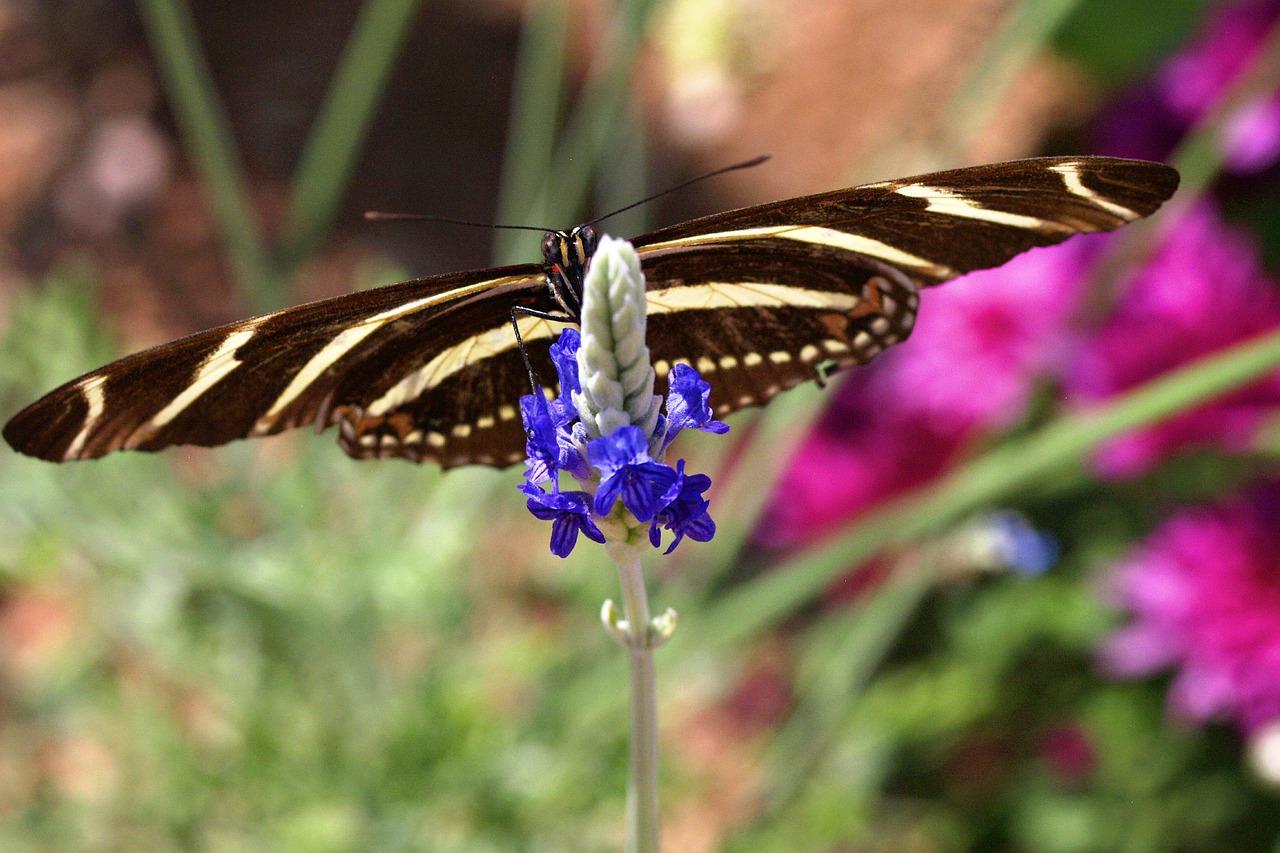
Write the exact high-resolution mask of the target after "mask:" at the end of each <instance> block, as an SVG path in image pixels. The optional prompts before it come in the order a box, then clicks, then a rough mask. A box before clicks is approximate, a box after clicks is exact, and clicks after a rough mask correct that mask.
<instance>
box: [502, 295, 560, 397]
mask: <svg viewBox="0 0 1280 853" xmlns="http://www.w3.org/2000/svg"><path fill="white" fill-rule="evenodd" d="M517 314H523V315H524V316H526V317H536V318H538V319H539V320H550V321H552V322H553V323H572V322H574V320H573V318H572V317H570V316H568V315H567V314H556V313H553V312H551V311H538V310H536V309H533V308H525V307H524V306H523V305H513V306H511V331H512V332H514V333H515V336H516V346H517V347H518V348H519V350H520V358H522V359H524V369H525V372H526V373H528V374H529V392H530V393H532V394H537V393H538V381H537V379H535V378H534V375H533V365H532V364H530V363H529V352H528V351H527V350H526V349H525V348H524V339H523V338H521V337H520V324H519V323H518V322H517V320H516V315H517Z"/></svg>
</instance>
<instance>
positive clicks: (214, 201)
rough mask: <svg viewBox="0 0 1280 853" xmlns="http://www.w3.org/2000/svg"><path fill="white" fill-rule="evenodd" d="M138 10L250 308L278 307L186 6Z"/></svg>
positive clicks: (154, 4)
mask: <svg viewBox="0 0 1280 853" xmlns="http://www.w3.org/2000/svg"><path fill="white" fill-rule="evenodd" d="M138 10H139V12H140V13H141V16H142V21H143V24H144V25H145V26H146V29H147V35H148V38H149V39H150V42H151V46H152V49H153V50H154V51H155V55H156V65H157V67H158V68H159V70H160V76H161V79H162V80H163V82H164V87H165V91H166V92H167V93H168V96H169V100H170V103H171V104H172V106H173V112H174V117H175V118H176V119H177V122H178V125H179V127H180V128H181V130H182V138H183V142H184V144H185V145H186V147H187V150H188V153H189V154H190V156H191V159H192V162H193V163H194V165H195V168H196V171H197V172H198V174H199V176H200V183H201V185H202V187H203V188H204V191H205V193H206V195H207V197H208V200H209V204H210V206H211V208H212V213H213V217H214V220H215V221H216V222H217V225H218V230H219V232H220V233H221V234H222V239H223V241H224V242H225V244H226V250H227V255H228V257H229V258H230V259H231V263H232V265H233V266H234V267H235V270H236V273H237V275H238V276H239V277H240V280H241V281H242V282H243V284H244V287H245V289H246V291H247V294H246V295H247V298H248V301H249V304H250V307H251V308H252V309H253V310H254V311H255V312H259V311H266V310H270V309H271V308H274V307H278V305H279V304H280V293H279V276H278V275H277V274H276V270H275V269H274V267H273V265H272V261H271V257H270V255H269V253H268V251H267V247H266V241H265V240H264V239H263V235H262V231H261V228H260V227H259V225H258V218H257V215H256V213H255V211H254V209H253V203H252V201H251V199H250V195H249V188H248V183H247V182H246V180H245V176H244V167H243V165H242V164H241V162H240V156H239V154H238V152H237V150H236V145H235V140H234V139H233V137H232V134H231V125H230V122H229V121H228V120H227V117H226V114H225V113H224V111H223V109H222V104H221V101H220V100H219V99H218V95H217V93H216V91H215V90H214V86H213V79H212V77H211V75H210V74H209V69H208V67H207V66H206V65H205V62H204V54H203V52H202V50H201V48H200V39H199V36H198V34H197V33H196V28H195V22H194V21H193V20H192V18H191V10H190V8H188V6H187V5H186V3H185V2H183V0H139V3H138Z"/></svg>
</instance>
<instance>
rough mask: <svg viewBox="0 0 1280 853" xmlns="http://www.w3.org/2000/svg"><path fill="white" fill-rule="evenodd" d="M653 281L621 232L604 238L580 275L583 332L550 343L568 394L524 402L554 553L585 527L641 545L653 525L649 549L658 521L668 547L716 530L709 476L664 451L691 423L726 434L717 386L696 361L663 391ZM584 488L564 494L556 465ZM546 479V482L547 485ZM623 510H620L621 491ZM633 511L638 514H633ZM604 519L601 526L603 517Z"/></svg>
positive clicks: (542, 513)
mask: <svg viewBox="0 0 1280 853" xmlns="http://www.w3.org/2000/svg"><path fill="white" fill-rule="evenodd" d="M645 317H646V308H645V286H644V276H643V273H642V272H641V269H640V259H639V257H638V256H637V255H636V253H635V249H633V248H632V247H631V245H630V244H629V243H627V242H626V241H625V240H615V239H614V238H611V237H608V236H603V237H601V239H600V241H599V243H598V245H597V249H596V253H595V256H594V257H593V259H592V262H591V265H590V267H589V268H588V271H587V276H586V279H585V280H584V282H583V293H582V310H581V321H582V331H581V332H579V331H578V330H577V329H572V328H566V329H565V330H564V331H563V332H562V333H561V334H560V337H559V339H558V340H556V342H555V343H553V344H552V345H551V348H550V352H549V355H550V358H551V362H552V364H553V365H554V366H555V370H556V375H557V377H558V379H559V383H560V393H559V395H558V396H557V397H556V398H555V399H552V400H548V399H547V398H546V396H545V395H544V394H543V392H542V390H541V389H540V388H539V389H535V393H533V394H527V395H525V396H524V397H522V398H521V400H520V416H521V418H522V419H523V421H524V426H525V432H526V433H527V435H528V440H527V442H526V445H525V450H526V453H527V456H528V459H527V462H526V465H527V471H526V473H525V480H526V482H525V484H524V485H522V486H521V487H520V488H521V491H523V492H524V494H525V495H526V497H527V499H528V500H527V505H528V508H529V511H530V512H532V513H533V514H534V515H535V516H537V517H538V518H540V519H543V520H546V521H551V522H552V530H551V551H552V553H554V554H556V555H557V556H559V557H565V556H568V554H569V553H570V552H571V551H572V550H573V547H574V545H575V544H576V543H577V541H578V534H579V533H582V534H583V535H585V536H587V537H588V538H590V539H594V540H595V541H597V542H604V541H605V540H606V538H609V539H614V538H616V539H618V540H619V541H620V542H625V543H626V544H627V546H628V547H635V544H636V543H643V539H641V538H639V537H637V536H633V535H632V534H633V533H639V532H643V530H644V529H645V528H646V527H647V528H648V531H649V540H650V542H651V543H652V544H653V547H655V548H657V547H659V546H660V545H661V541H662V533H661V529H660V528H664V529H667V530H670V531H671V532H673V533H674V534H675V541H674V542H672V543H671V546H670V547H669V548H668V549H667V553H671V551H672V550H673V549H674V548H675V547H676V546H677V545H679V544H680V541H681V540H682V539H684V537H686V536H688V537H689V538H690V539H694V540H696V541H700V542H706V541H708V540H709V539H711V537H712V536H713V535H714V534H715V530H716V526H715V522H713V521H712V520H711V516H710V515H708V514H707V509H708V507H709V503H708V501H707V500H706V499H705V498H703V493H704V492H706V491H707V489H709V488H710V487H711V478H710V477H707V476H705V475H702V474H692V475H686V474H685V470H684V460H683V459H682V460H680V461H679V462H678V463H677V465H676V467H675V468H672V467H671V466H670V465H667V464H665V463H664V462H663V461H662V459H663V456H664V455H665V453H666V450H667V447H668V446H669V445H670V444H671V442H672V440H673V439H675V437H676V436H677V435H678V434H679V433H680V432H682V431H683V430H685V429H690V428H692V429H701V430H705V431H707V432H715V433H724V432H727V431H728V430H729V427H728V426H727V425H726V424H723V423H721V422H720V421H717V420H715V419H714V416H713V412H712V410H711V407H710V405H709V404H708V403H707V400H708V398H709V397H710V395H711V386H710V385H709V384H708V383H707V382H706V381H704V380H703V378H702V377H701V376H700V375H699V374H698V371H696V370H694V369H693V368H692V367H690V366H689V365H688V364H678V365H676V367H675V369H674V370H673V371H672V372H671V376H670V383H669V384H670V388H669V393H668V395H667V399H666V413H665V414H663V412H662V407H663V406H662V403H663V400H662V398H661V397H658V396H657V395H655V394H654V393H653V389H654V382H655V379H656V376H655V373H654V370H653V366H652V365H651V364H650V363H649V349H648V346H647V345H646V344H645V340H644V334H645V326H646V322H645ZM562 472H563V473H567V474H569V475H570V476H572V477H573V478H574V479H575V480H577V481H578V483H579V485H580V486H581V487H582V489H581V491H571V492H561V490H560V478H559V475H560V473H562ZM547 483H550V491H549V492H548V491H545V490H544V489H543V486H544V485H545V484H547ZM619 500H621V501H622V505H623V507H624V508H625V509H626V512H620V513H615V511H614V510H615V507H616V505H617V503H618V501H619ZM627 513H629V514H630V515H628V514H627ZM606 516H612V517H610V518H608V524H606V525H605V526H604V529H603V530H602V529H601V527H600V525H599V524H597V518H598V519H600V520H604V519H605V517H606Z"/></svg>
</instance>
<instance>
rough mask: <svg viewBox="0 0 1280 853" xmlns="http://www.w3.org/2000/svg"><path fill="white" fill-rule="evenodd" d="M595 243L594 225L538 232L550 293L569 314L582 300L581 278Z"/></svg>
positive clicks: (573, 315) (585, 270) (574, 312)
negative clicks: (568, 229)
mask: <svg viewBox="0 0 1280 853" xmlns="http://www.w3.org/2000/svg"><path fill="white" fill-rule="evenodd" d="M597 243H598V239H597V235H596V229H595V228H594V227H593V226H591V225H590V224H586V225H579V226H577V227H576V228H573V229H572V230H570V231H548V232H547V233H545V234H543V235H542V258H543V261H544V264H545V267H546V271H547V279H548V282H549V283H550V285H551V291H552V294H553V296H554V297H555V298H556V301H558V302H559V303H560V306H561V307H562V308H563V309H564V310H565V312H566V313H567V314H569V315H570V316H572V317H576V316H577V313H578V312H577V309H578V307H579V306H581V304H582V280H583V278H584V277H585V276H586V274H587V264H588V263H590V262H591V256H592V255H593V254H594V253H595V251H596V245H597Z"/></svg>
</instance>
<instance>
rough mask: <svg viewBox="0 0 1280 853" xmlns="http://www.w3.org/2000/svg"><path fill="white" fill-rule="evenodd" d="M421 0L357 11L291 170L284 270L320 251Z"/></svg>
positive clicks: (382, 0)
mask: <svg viewBox="0 0 1280 853" xmlns="http://www.w3.org/2000/svg"><path fill="white" fill-rule="evenodd" d="M419 5H420V3H419V0H368V2H366V3H365V4H364V6H363V7H362V8H361V10H360V17H359V19H358V20H357V21H356V25H355V28H354V29H353V30H352V33H351V38H350V40H349V41H348V42H347V46H346V49H345V50H344V51H343V54H342V59H341V60H340V61H339V63H338V68H337V70H336V71H335V72H334V76H333V82H332V83H331V84H330V85H329V90H328V93H327V94H326V95H325V100H324V104H323V105H322V106H321V108H320V114H319V116H318V117H317V118H316V122H315V125H314V126H313V127H312V129H311V133H310V135H309V136H308V137H307V143H306V146H305V147H304V148H303V151H302V157H301V159H300V160H299V163H298V169H297V171H296V172H295V174H294V179H293V186H292V193H291V198H290V204H289V212H288V216H287V218H286V220H285V229H284V234H285V238H284V243H283V245H282V247H281V249H280V253H279V258H280V268H281V270H282V271H283V275H285V276H288V275H290V274H292V273H293V272H295V271H296V270H297V268H298V267H299V266H300V265H301V264H303V263H305V262H306V261H307V260H308V259H309V258H311V257H312V256H313V255H314V254H315V253H316V252H317V251H319V249H320V246H321V244H322V243H323V242H324V239H325V236H326V235H327V234H328V232H329V229H330V228H331V227H332V226H333V220H334V217H335V216H336V214H337V210H338V205H339V204H340V203H341V201H342V197H343V195H344V193H345V192H346V190H347V184H348V181H350V179H351V171H352V169H354V168H355V164H356V159H357V158H358V157H359V155H360V148H361V145H362V144H363V143H364V140H365V137H366V135H367V133H368V130H369V125H370V123H371V122H372V120H373V116H374V114H375V113H376V112H377V108H378V105H379V104H380V103H381V102H382V93H383V90H384V89H385V88H386V83H387V80H388V78H389V77H390V76H391V70H392V68H393V67H394V65H395V61H396V59H397V58H398V57H399V56H400V51H401V49H402V48H403V46H404V42H405V39H406V38H407V37H408V34H409V29H410V26H411V25H412V23H413V20H414V16H415V14H416V13H417V11H418V7H419Z"/></svg>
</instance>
